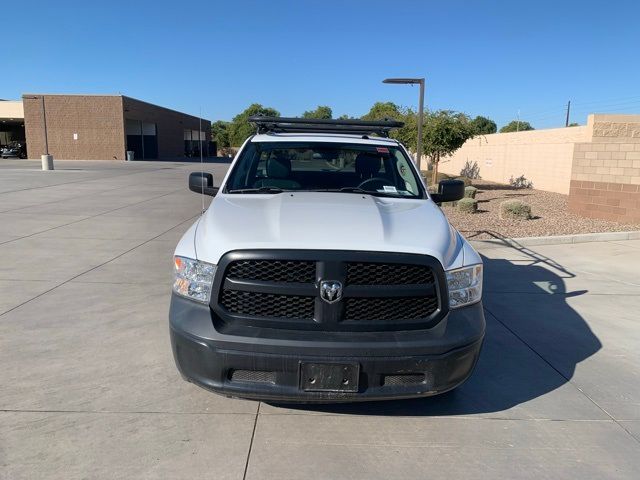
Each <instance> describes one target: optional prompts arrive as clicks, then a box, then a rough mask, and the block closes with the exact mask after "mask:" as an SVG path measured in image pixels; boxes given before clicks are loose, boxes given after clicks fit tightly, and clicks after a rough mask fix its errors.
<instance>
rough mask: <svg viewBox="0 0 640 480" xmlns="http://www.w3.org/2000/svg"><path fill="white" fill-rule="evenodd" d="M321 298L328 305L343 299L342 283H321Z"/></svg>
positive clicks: (330, 281) (332, 281)
mask: <svg viewBox="0 0 640 480" xmlns="http://www.w3.org/2000/svg"><path fill="white" fill-rule="evenodd" d="M320 298H321V299H322V300H324V301H325V302H327V303H334V302H337V301H338V300H340V299H341V298H342V283H340V282H338V281H336V280H323V281H321V282H320Z"/></svg>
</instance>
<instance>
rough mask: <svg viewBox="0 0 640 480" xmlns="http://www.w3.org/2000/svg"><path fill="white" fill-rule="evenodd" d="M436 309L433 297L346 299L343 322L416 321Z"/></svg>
mask: <svg viewBox="0 0 640 480" xmlns="http://www.w3.org/2000/svg"><path fill="white" fill-rule="evenodd" d="M437 309H438V299H437V298H434V297H406V298H385V297H378V298H346V299H345V309H344V319H345V320H358V321H363V320H364V321H366V320H385V321H395V320H416V319H419V318H425V317H428V316H429V315H431V314H432V313H433V312H435V311H436V310H437Z"/></svg>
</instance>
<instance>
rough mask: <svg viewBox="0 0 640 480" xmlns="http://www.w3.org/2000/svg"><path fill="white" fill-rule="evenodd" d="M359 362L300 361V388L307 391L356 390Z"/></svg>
mask: <svg viewBox="0 0 640 480" xmlns="http://www.w3.org/2000/svg"><path fill="white" fill-rule="evenodd" d="M359 374H360V365H359V364H343V363H340V364H338V363H304V362H303V363H301V364H300V388H301V389H302V390H305V391H307V392H357V391H358V376H359Z"/></svg>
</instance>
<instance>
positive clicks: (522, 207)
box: [500, 200, 531, 220]
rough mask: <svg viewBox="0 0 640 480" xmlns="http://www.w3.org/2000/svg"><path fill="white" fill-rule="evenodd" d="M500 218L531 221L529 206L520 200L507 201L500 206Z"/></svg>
mask: <svg viewBox="0 0 640 480" xmlns="http://www.w3.org/2000/svg"><path fill="white" fill-rule="evenodd" d="M500 218H503V219H505V218H507V219H516V220H529V219H531V205H529V204H528V203H525V202H523V201H522V200H507V201H506V202H502V203H501V204H500Z"/></svg>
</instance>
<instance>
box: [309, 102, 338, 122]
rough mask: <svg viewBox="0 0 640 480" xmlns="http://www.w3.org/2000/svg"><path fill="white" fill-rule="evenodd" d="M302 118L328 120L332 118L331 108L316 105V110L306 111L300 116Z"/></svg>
mask: <svg viewBox="0 0 640 480" xmlns="http://www.w3.org/2000/svg"><path fill="white" fill-rule="evenodd" d="M302 118H319V119H323V120H328V119H330V118H333V111H332V110H331V107H327V106H326V105H318V108H316V109H315V110H307V111H306V112H304V113H303V114H302Z"/></svg>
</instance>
